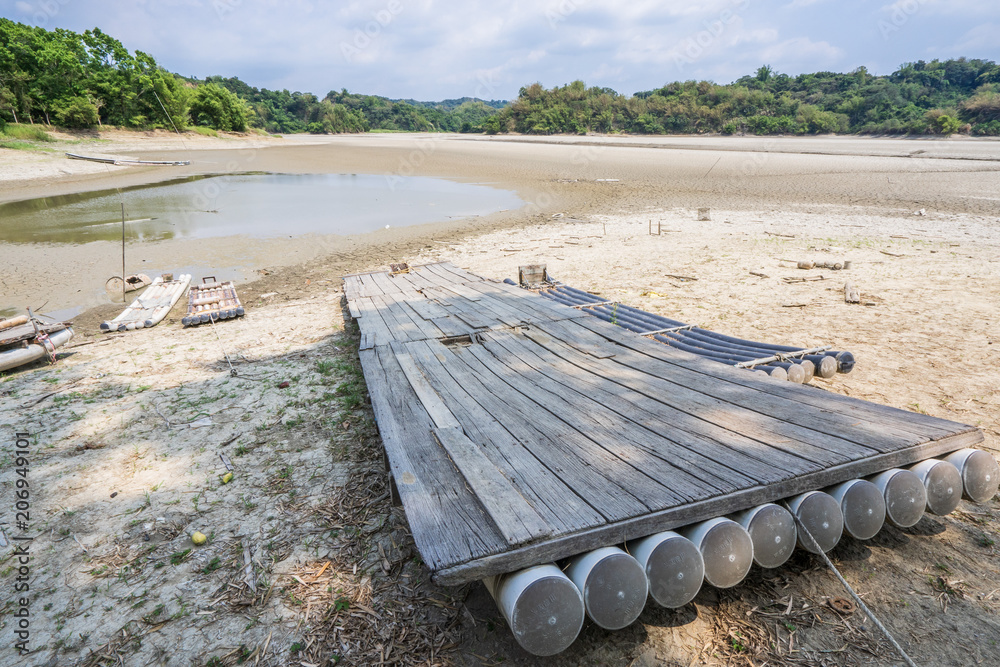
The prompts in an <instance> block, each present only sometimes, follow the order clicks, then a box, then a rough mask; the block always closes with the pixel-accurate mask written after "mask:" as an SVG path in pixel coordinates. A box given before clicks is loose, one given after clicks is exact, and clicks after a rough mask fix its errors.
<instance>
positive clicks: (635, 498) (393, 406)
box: [344, 264, 983, 584]
mask: <svg viewBox="0 0 1000 667" xmlns="http://www.w3.org/2000/svg"><path fill="white" fill-rule="evenodd" d="M344 280H345V292H346V295H347V300H348V305H349V308H350V311H351V314H352V316H354V317H355V318H357V322H358V325H359V326H360V329H361V334H362V338H361V350H360V356H361V363H362V366H363V368H364V374H365V379H366V381H367V384H368V390H369V394H370V396H371V402H372V407H373V410H374V413H375V417H376V419H377V421H378V426H379V431H380V433H381V436H382V440H383V443H384V445H385V451H386V454H387V457H388V460H389V464H390V466H391V471H392V475H393V478H394V480H395V482H396V485H397V487H398V489H399V495H400V498H401V500H402V502H403V506H404V509H405V511H406V516H407V520H408V521H409V524H410V529H411V532H412V534H413V539H414V541H415V543H416V545H417V548H418V550H419V551H420V554H421V557H422V558H423V560H424V562H425V563H426V564H427V565H428V567H429V568H430V569H431V571H432V572H433V575H434V579H435V581H437V582H438V583H441V584H457V583H463V582H467V581H472V580H475V579H480V578H482V577H484V576H486V575H490V574H499V573H503V572H509V571H512V570H516V569H519V568H522V567H527V566H530V565H535V564H539V563H544V562H549V561H552V560H554V559H557V558H563V557H567V556H571V555H575V554H578V553H581V552H584V551H587V550H590V549H593V548H597V547H600V546H607V545H614V544H620V543H621V542H623V541H624V540H626V539H631V538H634V537H641V536H644V535H649V534H651V533H654V532H657V531H660V530H667V529H670V528H675V527H678V526H683V525H685V524H689V523H692V522H695V521H701V520H704V519H709V518H712V517H715V516H720V515H724V514H728V513H730V512H734V511H738V510H741V509H746V508H749V507H753V506H755V505H758V504H760V503H764V502H770V501H775V500H779V499H781V498H786V497H789V496H792V495H795V494H798V493H802V492H805V491H811V490H814V489H820V488H823V487H825V486H828V485H830V484H835V483H838V482H842V481H846V480H849V479H854V478H856V477H860V476H863V475H868V474H872V473H875V472H880V471H882V470H886V469H888V468H891V467H895V466H900V465H907V464H912V463H916V462H919V461H921V460H923V459H926V458H928V457H932V456H938V455H941V454H945V453H948V452H952V451H955V450H957V449H961V448H963V447H969V446H972V445H975V444H976V443H978V442H981V441H982V439H983V436H982V433H981V432H980V431H979V430H978V429H976V428H974V427H972V426H966V425H963V424H958V423H955V422H951V421H947V420H943V419H938V418H935V417H929V416H927V415H922V414H918V413H913V412H907V411H904V410H898V409H895V408H890V407H886V406H883V405H878V404H875V403H869V402H866V401H861V400H857V399H853V398H850V397H847V396H842V395H839V394H833V393H830V392H827V391H823V390H822V389H819V388H817V387H813V386H807V385H796V384H793V383H790V382H782V381H776V380H771V379H770V378H762V377H760V376H758V375H755V374H753V373H750V372H748V371H745V370H740V369H736V368H733V367H730V366H726V365H724V364H720V363H718V362H714V361H709V360H706V359H702V358H700V357H697V356H695V355H692V354H688V353H686V352H681V351H679V350H676V349H672V348H670V347H668V346H666V345H662V344H660V343H658V342H656V341H653V340H649V339H647V338H642V337H641V336H638V335H635V334H633V333H630V332H628V331H625V330H623V329H621V328H619V327H616V326H614V325H612V324H610V323H607V322H604V321H601V320H598V319H597V318H594V317H591V316H589V315H587V314H586V313H583V312H581V311H580V310H577V309H574V308H571V307H568V306H564V305H561V304H558V303H555V302H553V301H551V300H549V299H545V298H542V297H539V296H536V295H535V294H532V293H531V292H528V291H526V290H522V289H520V288H518V287H515V286H512V285H507V284H504V283H498V282H493V281H488V280H484V279H482V278H480V277H478V276H475V275H472V274H470V273H468V272H466V271H463V270H461V269H458V268H456V267H453V266H452V265H450V264H433V265H427V266H422V267H416V268H414V269H411V270H410V272H409V273H404V274H397V275H390V274H389V273H387V272H380V273H369V274H361V275H354V276H347V277H345V279H344Z"/></svg>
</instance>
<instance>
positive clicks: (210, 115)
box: [189, 83, 248, 132]
mask: <svg viewBox="0 0 1000 667" xmlns="http://www.w3.org/2000/svg"><path fill="white" fill-rule="evenodd" d="M189 113H190V114H191V120H193V121H194V124H195V125H203V126H206V127H211V128H213V129H216V130H223V131H226V132H246V129H247V115H248V108H247V105H246V102H244V101H243V100H241V99H240V98H239V97H237V96H236V94H235V93H233V92H230V91H229V90H227V89H226V88H223V87H222V86H220V85H219V84H217V83H207V84H205V85H203V86H199V87H198V89H197V90H196V91H195V93H194V99H193V100H191V107H190V111H189Z"/></svg>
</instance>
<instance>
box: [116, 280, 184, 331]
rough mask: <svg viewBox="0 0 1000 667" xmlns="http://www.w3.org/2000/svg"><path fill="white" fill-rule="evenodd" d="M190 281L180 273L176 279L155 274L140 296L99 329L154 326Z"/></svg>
mask: <svg viewBox="0 0 1000 667" xmlns="http://www.w3.org/2000/svg"><path fill="white" fill-rule="evenodd" d="M190 282H191V276H190V275H188V274H184V275H181V276H180V277H179V278H178V279H177V280H165V279H164V276H157V277H156V278H154V279H153V282H152V283H151V284H150V285H149V287H147V288H146V291H145V292H143V293H142V294H141V295H140V296H138V297H136V299H135V301H133V302H132V303H131V304H130V305H129V306H128V308H126V309H125V310H124V311H122V313H121V315H119V316H118V317H116V318H115V319H113V320H111V321H109V322H102V323H101V331H105V332H110V331H134V330H136V329H148V328H150V327H155V326H156V325H157V324H159V323H160V322H161V321H163V318H165V317H166V316H167V313H169V312H170V310H171V309H172V308H173V307H174V305H175V304H176V303H177V301H178V300H179V299H180V298H181V295H182V294H184V291H185V290H186V289H187V287H188V285H189V284H190Z"/></svg>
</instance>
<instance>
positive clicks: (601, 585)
mask: <svg viewBox="0 0 1000 667" xmlns="http://www.w3.org/2000/svg"><path fill="white" fill-rule="evenodd" d="M565 573H566V576H567V577H569V578H570V579H571V580H572V581H573V583H574V584H576V587H577V588H578V589H580V592H581V593H582V594H583V607H584V609H585V610H586V612H587V616H589V617H590V619H591V620H592V621H593V622H594V623H596V624H597V625H599V626H601V627H602V628H604V629H605V630H621V629H622V628H624V627H627V626H629V625H631V624H632V622H633V621H635V619H637V618H639V614H641V613H642V609H643V607H645V606H646V597H647V596H648V595H649V583H648V581H647V580H646V572H645V570H643V567H642V565H640V564H639V561H637V560H636V559H635V558H633V557H632V556H630V555H628V554H627V553H625V552H624V551H622V550H621V549H619V548H618V547H604V548H601V549H595V550H594V551H591V552H589V553H586V554H581V555H579V556H577V557H575V558H573V559H572V560H571V561H570V563H569V566H568V567H567V568H566V570H565Z"/></svg>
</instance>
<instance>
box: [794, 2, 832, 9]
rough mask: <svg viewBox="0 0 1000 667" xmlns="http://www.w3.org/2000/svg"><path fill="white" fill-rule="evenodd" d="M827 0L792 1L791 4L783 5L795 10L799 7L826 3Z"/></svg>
mask: <svg viewBox="0 0 1000 667" xmlns="http://www.w3.org/2000/svg"><path fill="white" fill-rule="evenodd" d="M826 1H827V0H792V2H790V3H788V4H787V5H785V7H787V8H789V9H797V8H799V7H811V6H813V5H815V4H817V3H820V2H826Z"/></svg>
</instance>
